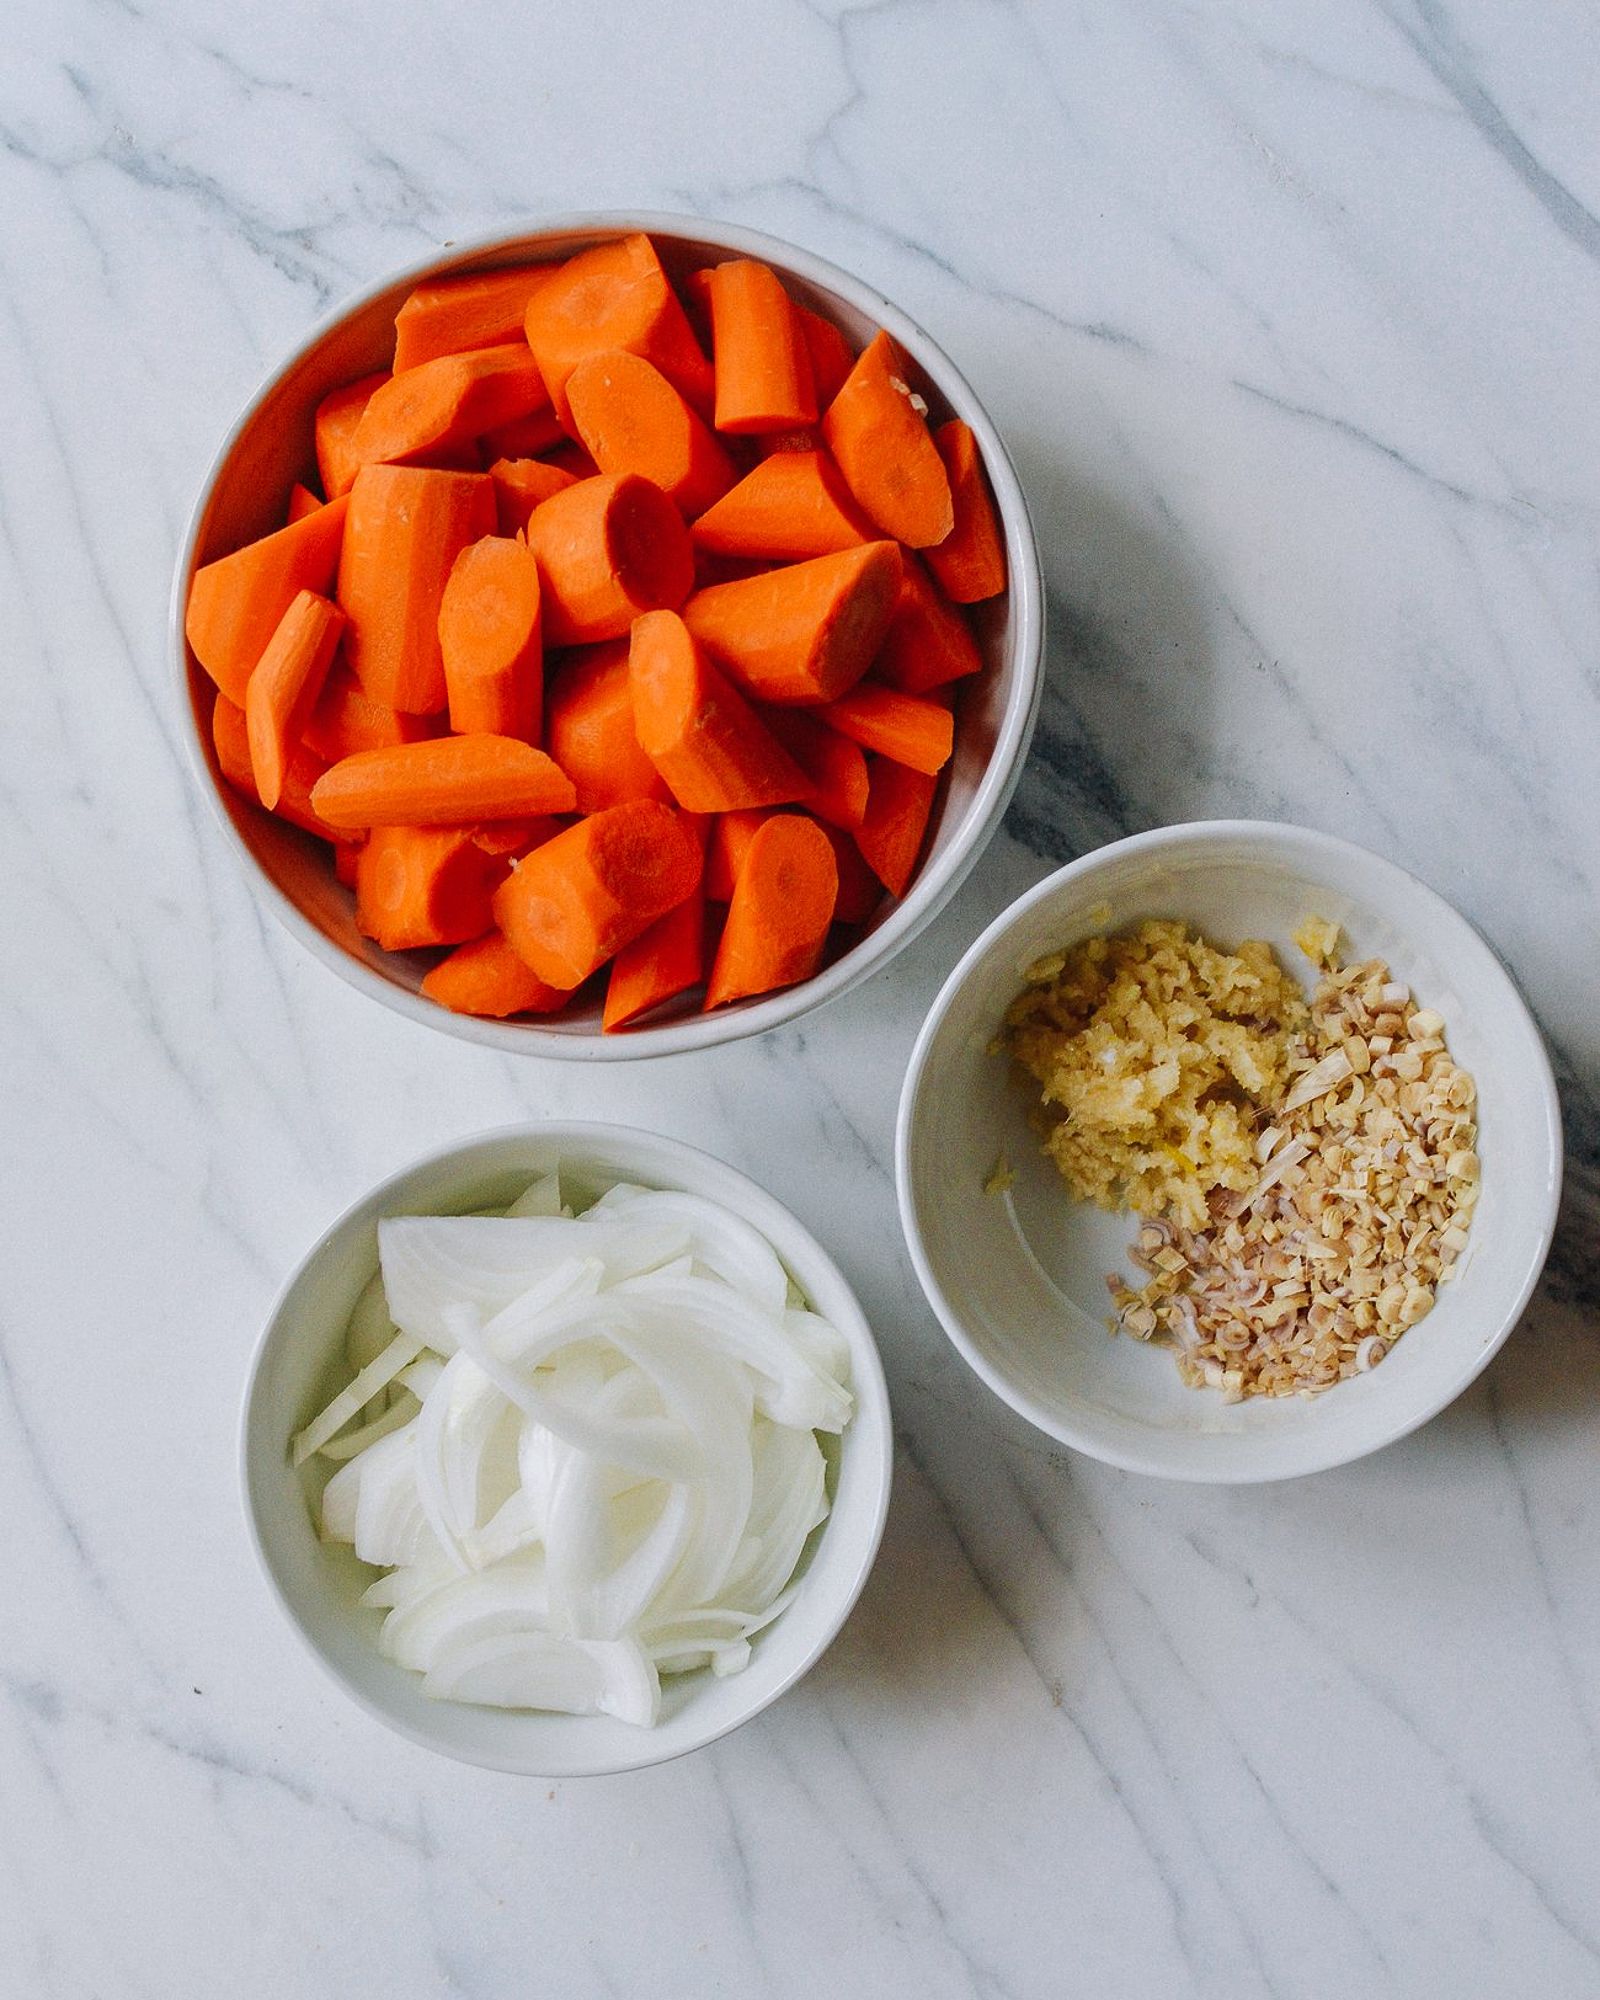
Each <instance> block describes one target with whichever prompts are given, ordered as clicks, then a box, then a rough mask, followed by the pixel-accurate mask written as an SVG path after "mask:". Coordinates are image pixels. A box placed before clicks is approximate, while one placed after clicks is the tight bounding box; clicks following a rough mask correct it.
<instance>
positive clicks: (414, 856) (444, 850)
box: [356, 753, 494, 951]
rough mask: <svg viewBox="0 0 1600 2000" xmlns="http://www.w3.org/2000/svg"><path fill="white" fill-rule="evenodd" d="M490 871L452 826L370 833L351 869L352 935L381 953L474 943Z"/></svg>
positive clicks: (485, 914)
mask: <svg viewBox="0 0 1600 2000" xmlns="http://www.w3.org/2000/svg"><path fill="white" fill-rule="evenodd" d="M380 754H381V753H380ZM493 865H494V864H493V863H492V861H491V860H490V857H489V856H488V855H486V854H485V853H484V851H483V849H482V848H481V847H478V846H475V845H474V843H473V841H472V838H471V836H470V835H469V834H467V833H465V832H463V831H461V830H460V829H458V828H455V827H434V826H377V827H374V828H373V830H372V832H371V833H370V834H369V835H368V836H367V842H366V845H365V846H364V847H363V848H362V850H361V858H360V859H359V860H358V861H357V863H356V928H357V929H358V930H359V931H360V932H361V933H362V934H363V936H365V937H369V938H372V939H373V940H374V941H375V942H376V943H378V944H381V945H382V946H383V948H384V950H385V951H414V950H417V949H419V948H420V947H421V946H423V945H431V944H461V943H463V942H464V941H465V940H466V939H468V938H475V937H481V936H482V935H483V933H484V932H485V931H486V930H488V928H489V926H490V925H491V924H492V923H493V921H494V913H493V910H492V909H491V907H490V888H489V884H490V881H491V879H492V877H491V873H490V871H491V869H492V867H493Z"/></svg>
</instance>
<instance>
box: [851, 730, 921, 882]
mask: <svg viewBox="0 0 1600 2000" xmlns="http://www.w3.org/2000/svg"><path fill="white" fill-rule="evenodd" d="M867 770H868V775H869V777H870V779H871V789H870V791H869V793H868V796H867V814H866V818H865V819H863V820H862V822H861V824H860V826H858V827H857V828H856V845H857V846H858V847H859V848H860V849H861V852H862V854H863V855H864V856H865V857H866V860H867V864H868V866H869V867H870V868H871V869H872V872H873V873H874V874H875V875H876V876H877V878H878V880H879V881H880V882H881V883H882V884H883V886H884V887H885V888H886V889H887V890H888V891H889V892H890V894H891V895H894V896H903V895H904V894H905V892H906V889H907V886H908V885H909V883H910V881H911V877H912V876H913V875H914V874H915V873H916V867H917V857H918V856H919V855H920V854H921V852H922V837H923V835H924V833H926V831H927V827H928V814H929V813H930V812H931V811H932V809H933V795H934V793H935V791H937V789H938V780H937V779H936V778H930V777H928V776H927V774H926V773H925V772H922V771H914V770H912V768H911V766H910V765H909V764H896V763H894V762H893V761H892V760H891V759H890V758H888V757H874V758H873V759H872V761H871V762H870V763H869V765H868V766H867Z"/></svg>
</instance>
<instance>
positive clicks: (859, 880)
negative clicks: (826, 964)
mask: <svg viewBox="0 0 1600 2000" xmlns="http://www.w3.org/2000/svg"><path fill="white" fill-rule="evenodd" d="M819 824H820V825H821V826H822V830H823V832H824V833H825V834H826V835H827V836H828V840H829V843H830V844H831V846H832V848H833V858H834V861H835V862H836V863H837V864H838V869H839V899H838V901H837V902H836V903H835V904H834V906H833V921H834V922H835V923H836V924H864V923H865V922H866V921H867V919H868V918H869V917H871V916H872V915H873V914H874V913H875V912H876V910H877V907H878V905H879V904H880V903H881V902H882V901H883V884H882V883H881V882H880V881H879V880H878V878H877V876H876V875H874V874H873V872H872V870H871V868H869V867H868V865H867V860H866V856H865V855H864V854H863V853H862V852H861V849H860V848H859V847H857V845H856V843H855V842H854V840H852V839H851V837H850V835H849V834H848V833H846V832H845V831H844V829H843V828H842V827H837V826H829V825H827V824H826V823H825V822H819Z"/></svg>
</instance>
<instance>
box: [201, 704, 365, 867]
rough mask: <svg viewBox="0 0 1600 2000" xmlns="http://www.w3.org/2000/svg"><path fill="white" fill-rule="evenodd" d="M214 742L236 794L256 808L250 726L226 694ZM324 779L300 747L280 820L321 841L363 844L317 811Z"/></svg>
mask: <svg viewBox="0 0 1600 2000" xmlns="http://www.w3.org/2000/svg"><path fill="white" fill-rule="evenodd" d="M211 742H212V746H213V748H214V749H215V750H216V753H217V765H218V768H219V769H220V770H221V772H222V775H223V777H224V778H226V779H227V781H228V783H229V784H230V785H231V786H232V787H233V789H234V790H235V791H236V792H240V793H242V794H243V795H244V797H245V798H247V799H249V800H250V801H251V803H252V804H254V805H260V803H261V798H260V794H259V793H258V792H257V791H256V775H255V770H254V767H253V766H252V764H251V762H250V725H249V723H248V722H247V721H246V720H245V713H244V710H243V709H242V708H240V707H239V706H238V704H237V703H236V702H231V701H229V699H228V697H227V696H226V695H225V694H219V695H218V696H217V700H216V706H215V707H214V708H213V709H212V711H211ZM321 775H322V766H321V764H319V763H318V762H317V760H316V758H315V757H313V756H312V754H311V752H310V751H309V750H307V749H306V748H305V746H304V745H303V744H297V745H296V746H295V748H294V749H293V750H292V751H291V752H290V754H289V765H288V769H287V770H286V771H285V772H284V775H283V789H282V791H281V792H280V793H279V794H278V803H277V805H276V806H275V807H274V808H273V810H274V812H275V813H276V814H277V816H278V818H279V819H286V820H287V821H288V822H289V824H290V825H291V826H298V827H301V828H303V829H304V831H305V832H307V833H314V834H315V835H316V836H317V838H318V839H319V840H331V841H334V842H338V843H344V842H353V841H356V840H359V838H360V835H359V834H351V833H347V832H345V831H344V830H343V829H342V828H340V827H336V826H330V825H329V824H328V822H327V821H326V820H325V819H323V818H322V817H321V816H320V815H319V814H318V813H317V812H315V811H314V810H313V808H312V804H311V788H312V786H313V785H315V784H316V782H317V780H318V778H320V777H321Z"/></svg>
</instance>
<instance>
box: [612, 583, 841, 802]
mask: <svg viewBox="0 0 1600 2000" xmlns="http://www.w3.org/2000/svg"><path fill="white" fill-rule="evenodd" d="M628 678H629V682H630V684H631V687H632V691H633V726H634V733H635V734H636V735H637V736H638V739H639V743H640V746H641V747H642V749H643V750H644V753H645V755H646V756H647V757H648V758H649V759H650V761H651V763H652V764H654V765H655V767H656V769H657V770H658V771H659V772H660V773H661V775H662V777H663V778H665V779H666V781H667V785H668V787H669V789H670V790H671V792H672V796H673V797H674V798H675V799H676V800H677V802H678V804H679V805H680V806H683V807H684V808H685V809H686V810H687V811H689V812H696V813H722V812H739V811H741V810H743V809H744V808H746V807H749V806H776V805H784V804H786V803H788V802H789V801H791V800H794V799H802V798H804V797H805V796H806V795H807V793H808V792H809V791H810V789H811V787H810V783H809V781H808V780H807V778H806V775H805V773H804V772H803V771H802V770H801V769H800V766H799V765H798V764H797V763H796V762H795V761H794V759H793V758H792V757H791V756H790V755H789V753H788V751H786V750H785V749H784V747H783V745H782V744H781V743H780V742H779V741H778V739H777V738H776V737H775V736H774V735H773V734H772V732H771V730H769V729H768V728H767V727H766V726H765V725H764V724H763V722H762V721H761V719H760V717H759V716H758V715H757V714H756V712H755V710H754V709H753V708H751V706H750V704H749V703H748V702H747V701H746V700H745V698H744V696H743V695H741V694H739V693H738V692H737V691H736V690H735V689H734V688H732V687H730V686H729V685H728V683H727V681H725V680H724V679H723V677H722V675H721V674H719V673H718V672H717V670H716V668H715V667H713V666H712V665H711V663H710V662H709V661H708V660H707V659H706V657H705V654H704V653H703V652H702V651H701V650H700V647H699V646H698V645H697V644H696V643H695V640H694V638H693V636H692V635H691V633H690V631H689V628H688V626H687V625H685V624H684V622H683V620H682V619H681V618H680V617H679V616H678V614H677V613H676V612H675V611H647V612H646V613H645V614H644V616H643V617H642V618H639V619H637V620H636V621H635V622H634V627H633V632H632V635H631V640H630V645H629V652H628Z"/></svg>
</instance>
